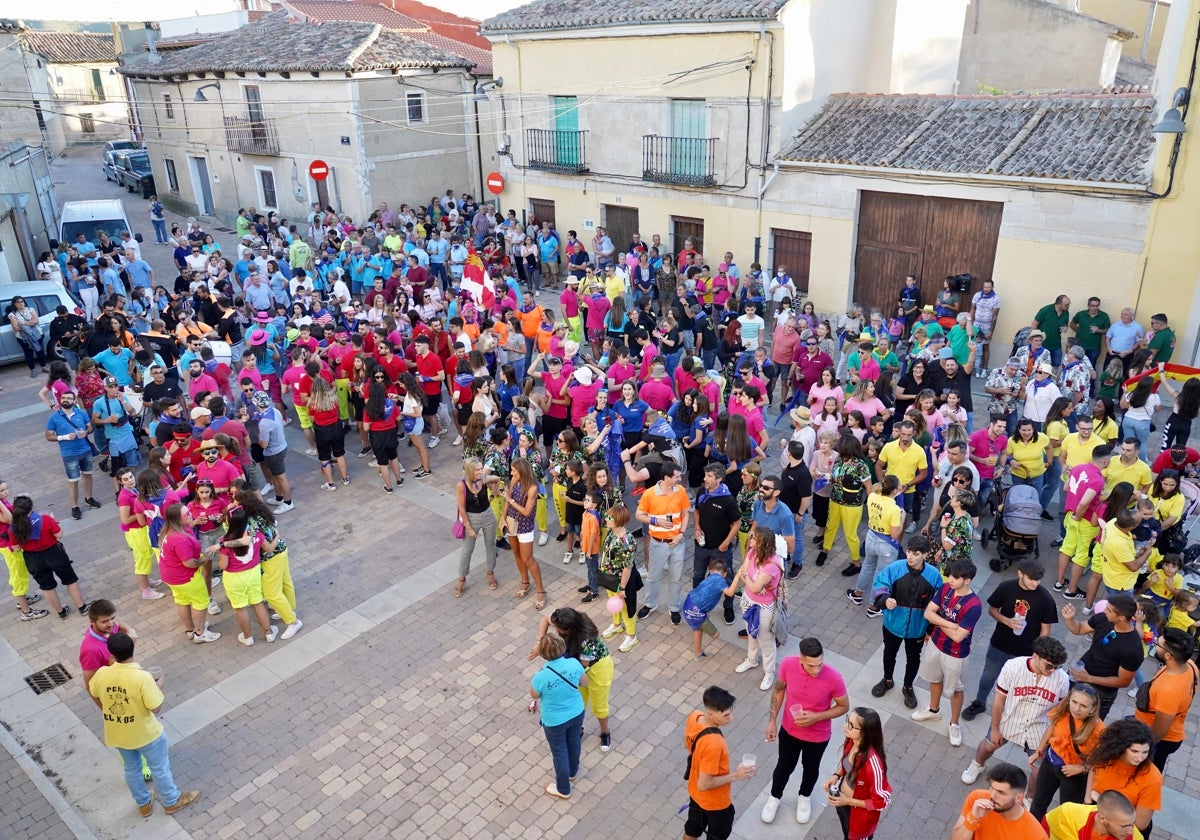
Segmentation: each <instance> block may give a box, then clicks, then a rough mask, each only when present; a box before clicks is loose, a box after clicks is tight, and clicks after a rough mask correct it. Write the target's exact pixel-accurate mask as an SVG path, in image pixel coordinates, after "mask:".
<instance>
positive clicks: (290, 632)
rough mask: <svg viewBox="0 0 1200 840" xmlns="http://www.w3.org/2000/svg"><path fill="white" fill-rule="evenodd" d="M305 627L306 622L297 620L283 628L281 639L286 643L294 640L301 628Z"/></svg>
mask: <svg viewBox="0 0 1200 840" xmlns="http://www.w3.org/2000/svg"><path fill="white" fill-rule="evenodd" d="M303 626H304V622H303V621H301V620H300V619H298V618H297V619H296V620H295V621H293V622H292V623H291V624H289V625H288V626H287V627H285V628H283V635H282V636H281V637H280V638H282V639H283V640H284V641H287V640H288V639H290V638H292V636H295V635H296V634H297V633H299V632H300V628H301V627H303Z"/></svg>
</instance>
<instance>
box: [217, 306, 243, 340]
mask: <svg viewBox="0 0 1200 840" xmlns="http://www.w3.org/2000/svg"><path fill="white" fill-rule="evenodd" d="M217 335H219V336H221V338H222V339H223V340H225V341H227V342H229V343H230V344H240V343H241V342H242V336H243V333H242V325H241V322H240V321H238V317H237V313H236V312H230V313H229V314H228V315H226V316H225V317H223V318H222V319H221V320H220V321H218V322H217Z"/></svg>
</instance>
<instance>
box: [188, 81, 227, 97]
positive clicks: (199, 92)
mask: <svg viewBox="0 0 1200 840" xmlns="http://www.w3.org/2000/svg"><path fill="white" fill-rule="evenodd" d="M205 88H216V89H217V95H218V96H219V95H220V93H221V83H220V82H209V83H208V84H206V85H200V87H198V88H196V95H195V96H193V97H192V101H193V102H207V101H208V97H207V96H205V95H204V90H205Z"/></svg>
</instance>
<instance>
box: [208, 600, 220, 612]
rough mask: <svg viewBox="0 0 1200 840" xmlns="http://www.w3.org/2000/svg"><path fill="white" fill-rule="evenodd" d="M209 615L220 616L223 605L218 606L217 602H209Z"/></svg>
mask: <svg viewBox="0 0 1200 840" xmlns="http://www.w3.org/2000/svg"><path fill="white" fill-rule="evenodd" d="M208 614H209V615H220V614H221V605H220V604H218V603H217V602H216V601H209V602H208Z"/></svg>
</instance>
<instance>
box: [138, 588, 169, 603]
mask: <svg viewBox="0 0 1200 840" xmlns="http://www.w3.org/2000/svg"><path fill="white" fill-rule="evenodd" d="M162 597H164V595H163V593H161V592H155V591H154V590H153V589H150V588H149V587H147V588H146V589H143V590H142V600H143V601H157V600H158V599H159V598H162Z"/></svg>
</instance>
